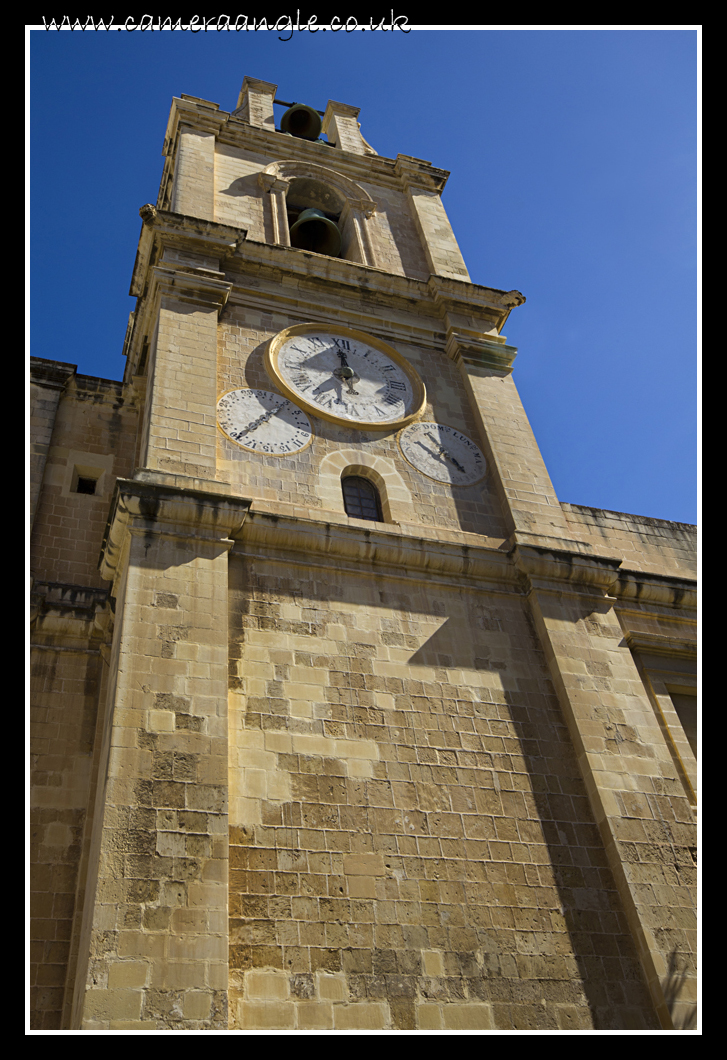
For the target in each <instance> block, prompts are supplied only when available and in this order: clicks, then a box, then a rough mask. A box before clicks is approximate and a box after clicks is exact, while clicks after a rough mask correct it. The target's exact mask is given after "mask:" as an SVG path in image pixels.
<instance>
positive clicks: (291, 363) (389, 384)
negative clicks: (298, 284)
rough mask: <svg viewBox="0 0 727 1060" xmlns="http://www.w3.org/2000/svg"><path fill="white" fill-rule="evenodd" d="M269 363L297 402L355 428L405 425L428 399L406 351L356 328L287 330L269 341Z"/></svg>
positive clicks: (311, 326) (299, 327) (279, 382)
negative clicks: (400, 350) (406, 355)
mask: <svg viewBox="0 0 727 1060" xmlns="http://www.w3.org/2000/svg"><path fill="white" fill-rule="evenodd" d="M265 367H266V368H267V370H268V372H269V374H270V375H271V377H272V378H273V379H274V380H275V382H276V383H277V385H278V386H279V388H280V389H281V390H282V392H283V393H284V394H285V395H286V396H287V397H289V398H290V399H291V400H292V401H295V403H296V404H298V405H302V406H303V408H305V409H306V411H308V412H311V413H313V414H314V415H316V416H320V417H322V418H323V419H326V420H329V421H332V422H334V423H340V424H345V425H346V426H349V427H359V428H365V429H368V430H392V429H397V428H399V427H403V426H405V425H406V424H407V423H410V422H411V421H412V420H413V419H414V418H415V417H416V416H417V415H418V414H419V412H420V411H421V409H422V407H423V405H424V402H425V400H426V394H425V391H424V384H423V383H422V381H421V379H420V378H419V376H418V375H417V373H416V372H415V371H414V369H413V368H412V367H411V365H410V364H409V363H408V362H407V361H406V360H404V358H403V357H402V356H401V354H400V353H398V352H397V351H396V350H394V349H393V348H392V347H391V346H389V345H388V343H385V342H382V341H381V340H380V339H375V338H373V337H372V336H371V335H366V334H364V332H361V331H354V330H353V329H352V328H344V327H336V328H325V327H321V326H320V325H319V324H296V325H295V326H294V327H291V328H286V330H285V331H282V332H280V334H279V335H276V336H275V338H273V339H271V341H270V342H269V344H268V348H267V350H266V354H265Z"/></svg>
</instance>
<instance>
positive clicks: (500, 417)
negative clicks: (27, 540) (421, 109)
mask: <svg viewBox="0 0 727 1060" xmlns="http://www.w3.org/2000/svg"><path fill="white" fill-rule="evenodd" d="M358 115H359V111H358V109H357V108H356V107H354V106H350V105H348V104H343V103H338V102H334V101H330V102H329V103H328V105H327V107H326V108H325V110H324V111H317V110H315V109H313V108H311V107H307V106H301V105H299V104H298V105H294V104H289V103H281V102H280V101H278V100H277V99H276V86H275V85H272V84H269V83H268V82H265V81H260V80H257V79H254V78H250V77H246V78H245V79H244V82H243V85H242V89H241V92H240V96H239V99H238V102H237V106H236V108H235V109H234V110H233V111H231V112H225V111H222V110H220V108H219V106H218V105H217V104H215V103H211V102H209V101H207V100H204V99H199V98H196V97H194V96H188V95H183V96H181V98H179V99H174V101H173V104H172V109H171V114H170V117H169V122H168V125H167V130H166V136H165V141H164V155H165V159H166V161H165V166H164V173H163V177H162V182H161V187H160V191H159V196H158V199H157V201H156V203H155V204H154V205H152V204H149V205H147V206H144V207H143V208H142V209H141V211H140V213H141V217H142V229H141V237H140V241H139V248H138V253H137V257H136V263H135V266H134V271H133V278H132V286H131V293H132V294H133V295H135V296H136V299H137V302H136V308H135V310H134V312H133V313H132V314H131V318H130V322H129V328H128V331H127V337H126V346H125V352H126V359H127V367H126V373H125V377H124V382H123V392H124V395H125V401H126V402H127V403H128V404H129V405H131V406H133V408H134V409H135V410H136V413H137V414H138V419H137V421H136V424H137V425H136V427H135V428H134V431H133V434H130V435H129V441H128V456H129V463H130V467H129V470H128V472H126V473H125V474H124V473H117V475H116V477H115V478H114V479H113V481H112V483H111V485H110V487H109V494H108V501H109V504H110V513H109V517H108V522H107V525H106V529H105V532H104V535H103V541H102V543H101V561H100V568H99V570H100V576H101V578H102V579H103V581H102V582H99V583H98V584H99V585H105V586H106V588H107V592H108V603H107V605H105V610H103V614H104V615H105V618H104V620H103V623H105V624H103V623H102V624H101V627H102V630H103V636H104V637H105V641H104V643H105V645H106V646H105V647H104V649H103V651H104V660H105V668H106V669H105V671H104V673H105V676H104V677H103V679H100V680H99V683H98V707H97V720H96V739H95V743H94V751H93V762H92V766H91V769H92V775H93V783H92V784H91V786H90V787H89V792H93V793H94V794H93V798H91V794H89V804H88V811H87V814H86V817H85V824H84V832H83V853H82V855H81V856H80V861H79V865H78V880H79V882H78V886H77V891H76V905H75V911H74V914H73V915H74V921H73V924H74V927H73V931H74V936H73V937H74V943H73V946H72V953H71V958H70V959H69V967H68V973H67V979H66V1005H67V1011H68V1024H67V1025H70V1026H74V1027H84V1028H87V1029H102V1028H107V1029H113V1028H127V1029H133V1028H139V1029H142V1028H149V1029H153V1028H158V1029H164V1028H178V1029H194V1028H207V1029H221V1028H227V1027H229V1028H234V1029H288V1028H290V1029H293V1028H300V1029H321V1030H322V1029H352V1028H361V1029H364V1028H371V1029H443V1030H457V1029H467V1030H477V1029H488V1028H543V1029H548V1028H550V1029H557V1028H571V1027H572V1028H588V1027H612V1028H627V1027H628V1028H632V1027H634V1028H644V1029H647V1028H659V1027H679V1026H683V1025H686V1023H687V1022H688V1020H689V1019H690V1018H691V1015H690V1014H691V1012H692V1010H693V1003H694V995H693V979H692V978H691V976H692V971H691V968H692V967H693V955H694V954H693V949H694V946H693V930H692V928H691V926H690V925H691V921H690V917H692V916H693V893H692V891H691V890H690V881H691V875H690V874H691V873H692V871H693V861H692V860H691V853H690V851H691V850H692V849H693V848H694V846H695V844H694V840H693V838H691V837H692V833H693V828H694V807H695V805H696V796H695V794H694V792H695V788H696V772H695V770H696V763H695V758H694V754H693V753H692V754H691V757H690V754H689V753H688V752H687V750H686V748H687V746H688V740H687V737H686V736H685V733H686V731H687V728H688V722H687V721H685V720H684V719H685V718H686V717H687V715H686V713H684V711H686V710H687V708H689V709H692V708H691V707H690V705H689V704H687V707H684V705H683V707H684V710H683V717H682V721H681V722H680V721H679V719H678V717H677V708H676V706H675V704H676V702H677V699H678V696H677V694H676V693H674V696H673V697H672V698H671V699H670V698H669V692H668V690H667V691H664V690H665V689H668V687H673V688H675V687H676V686H677V685H678V686H679V688H681V689H682V693H683V695H682V698H683V699H685V700H688V699H689V696H690V694H692V693H690V689H692V691H693V686H691V685H690V686H689V688H686V685H688V684H689V680H691V679H688V678H687V676H686V670H685V669H684V660H685V659H687V658H689V659H691V658H693V650H692V648H691V647H689V645H691V644H692V643H693V612H692V611H691V610H690V608H691V607H693V600H692V597H693V591H694V581H693V572H692V570H691V569H690V556H689V549H688V548H686V547H685V545H684V541H685V540H686V538H687V536H688V535H687V533H686V531H687V529H689V528H684V527H677V526H676V524H668V523H660V522H659V521H658V520H646V519H642V520H639V519H638V518H637V517H634V516H624V515H620V514H619V513H604V512H596V511H594V510H593V509H585V508H577V507H575V506H572V505H565V504H561V503H560V502H559V500H558V499H557V497H556V495H555V492H554V489H553V486H552V484H551V482H550V479H549V477H548V473H547V471H546V468H545V466H544V463H543V460H542V457H541V455H540V452H539V450H538V447H537V444H536V442H535V439H534V437H533V434H532V432H531V429H530V426H529V424H528V421H527V418H526V415H525V412H524V410H523V407H522V404H521V402H520V400H519V397H518V394H517V391H516V389H515V385H514V382H513V375H512V369H513V361H514V359H515V354H516V350H515V348H514V347H513V346H512V345H510V344H509V343H508V340H507V338H506V337H505V335H504V334H503V329H504V327H505V324H506V322H507V321H508V318H509V316H510V313H511V312H512V310H513V309H515V308H517V307H518V306H519V305H521V304H522V303H523V302H524V301H525V299H524V297H523V295H522V294H520V293H519V292H518V291H503V290H500V289H498V288H496V287H484V286H481V285H479V284H475V283H473V282H472V281H471V280H470V277H469V275H468V272H467V269H466V267H465V263H464V261H463V259H462V255H461V253H460V251H459V248H458V246H457V242H456V239H455V237H454V235H453V232H452V229H451V227H450V224H449V222H448V219H447V216H446V213H445V210H444V206H443V204H442V199H441V195H442V192H443V190H444V187H445V184H446V181H447V176H448V174H447V173H446V172H445V171H444V170H441V169H437V168H435V167H434V166H433V165H432V164H431V163H429V162H427V161H423V160H422V159H419V158H413V157H410V156H408V155H404V154H400V155H398V156H397V157H396V158H395V159H390V158H384V157H382V156H380V155H378V154H377V153H376V151H375V150H374V148H373V147H372V146H370V145H369V144H368V143H367V141H366V140H365V139H364V137H363V135H362V132H361V127H360V123H359V121H358ZM513 322H514V321H513ZM67 367H68V366H67ZM71 367H72V366H71ZM132 453H133V459H132V458H131V454H132ZM84 466H85V465H84ZM657 524H658V525H657ZM95 591H97V592H98V593H100V592H101V590H100V589H97V590H95ZM690 594H691V595H690ZM99 599H100V597H99ZM101 610H102V609H101V605H100V604H99V613H101ZM97 627H98V628H101V627H99V623H98V622H97ZM96 635H97V636H101V634H96ZM655 645H656V647H655ZM685 645H687V646H686V647H685ZM659 652H661V654H659ZM690 652H691V653H692V654H691V655H690ZM667 656H669V659H670V660H671V661H670V663H669V666H671V669H669V666H666V665H663V666H661V670H660V669H659V666H660V665H661V664H660V663H659V659H661V660H662V662H663V660H664V659H665V658H666V657H667ZM654 659H657V661H656V662H654ZM674 659H677V662H676V663H674V661H673V660H674ZM674 667H676V670H679V672H680V673H682V671H683V673H682V677H683V680H681V679H680V680H679V681H676V679H673V680H672V686H669V685H668V681H667V683H666V684H665V683H664V680H666V679H664V680H662V679H663V678H664V673H666V672H667V671H668V672H669V673H673V672H676V670H675V669H674ZM680 667H681V670H680ZM687 669H688V667H687ZM655 675H656V676H655ZM659 681H661V682H662V683H661V684H659ZM675 682H676V683H675ZM685 688H686V691H685ZM660 697H661V698H660ZM637 864H638V869H639V871H636V865H637ZM667 876H668V884H667V882H666V878H667ZM659 886H661V890H659ZM667 891H668V896H667ZM667 906H668V907H669V909H670V911H671V912H670V914H669V916H668V917H665V913H664V910H665V909H666V907H667ZM675 982H678V989H673V988H672V987H673V984H674V983H675Z"/></svg>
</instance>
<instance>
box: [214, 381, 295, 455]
mask: <svg viewBox="0 0 727 1060" xmlns="http://www.w3.org/2000/svg"><path fill="white" fill-rule="evenodd" d="M217 422H218V424H219V426H220V428H221V429H222V430H223V431H224V433H225V434H226V435H227V437H228V438H230V439H231V440H232V441H233V442H235V443H236V444H237V445H240V446H242V448H243V449H249V450H250V451H251V452H253V453H270V454H271V455H272V456H288V455H290V454H291V453H299V452H300V450H301V449H305V447H306V446H307V445H309V444H310V442H311V439H312V437H313V428H312V426H311V422H310V420H309V419H308V417H307V416H306V414H305V412H303V410H302V409H299V408H298V406H297V405H294V404H293V402H292V401H288V399H287V398H284V397H282V395H281V394H273V393H271V392H270V391H269V390H252V389H251V390H247V389H245V390H229V391H228V392H227V393H226V394H223V395H222V397H221V398H220V400H219V401H218V402H217Z"/></svg>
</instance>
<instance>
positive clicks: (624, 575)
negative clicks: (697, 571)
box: [614, 570, 697, 610]
mask: <svg viewBox="0 0 727 1060" xmlns="http://www.w3.org/2000/svg"><path fill="white" fill-rule="evenodd" d="M614 593H615V595H616V596H617V597H618V598H619V600H627V601H629V603H649V604H659V605H661V606H662V607H679V608H686V609H689V610H694V609H695V608H696V606H697V583H696V580H695V579H693V578H674V577H671V576H669V575H662V574H650V573H646V572H643V571H632V570H620V571H619V573H618V582H617V584H616V585H615V586H614Z"/></svg>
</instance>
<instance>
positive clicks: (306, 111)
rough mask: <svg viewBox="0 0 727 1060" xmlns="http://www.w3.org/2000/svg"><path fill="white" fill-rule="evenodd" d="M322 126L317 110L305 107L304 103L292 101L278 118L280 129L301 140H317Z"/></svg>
mask: <svg viewBox="0 0 727 1060" xmlns="http://www.w3.org/2000/svg"><path fill="white" fill-rule="evenodd" d="M322 128H323V122H322V121H321V116H320V114H319V113H318V111H317V110H313V108H312V107H306V105H305V104H304V103H294V104H293V106H292V107H289V108H288V109H287V110H286V112H285V114H284V115H283V117H282V118H281V119H280V131H281V132H285V133H290V135H291V136H298V137H299V138H300V139H301V140H317V139H318V137H319V136H320V135H321V129H322Z"/></svg>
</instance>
